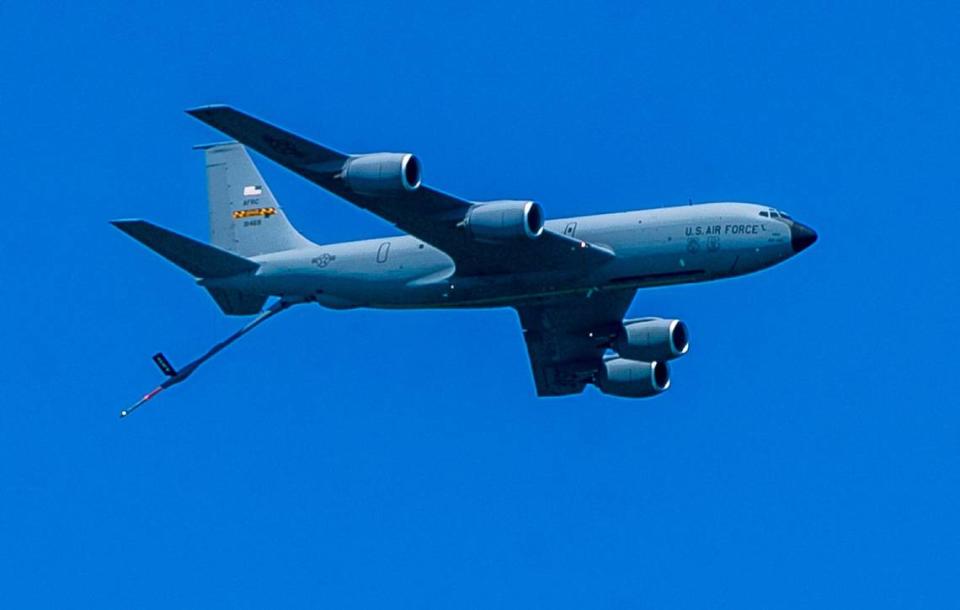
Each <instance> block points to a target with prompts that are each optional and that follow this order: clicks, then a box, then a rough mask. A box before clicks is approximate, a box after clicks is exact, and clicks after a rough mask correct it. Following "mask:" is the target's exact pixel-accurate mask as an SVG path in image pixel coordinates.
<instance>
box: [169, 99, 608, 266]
mask: <svg viewBox="0 0 960 610" xmlns="http://www.w3.org/2000/svg"><path fill="white" fill-rule="evenodd" d="M187 112H188V113H189V114H190V115H191V116H193V117H195V118H197V119H199V120H201V121H203V122H204V123H206V124H208V125H210V126H211V127H214V128H215V129H218V130H219V131H221V132H223V133H225V134H227V135H228V136H230V137H232V138H235V139H237V140H238V141H240V142H241V143H243V144H245V145H246V146H248V147H250V148H252V149H253V150H255V151H257V152H259V153H260V154H262V155H264V156H265V157H267V158H269V159H272V160H273V161H275V162H277V163H279V164H280V165H283V166H284V167H286V168H288V169H290V170H291V171H293V172H296V173H297V174H299V175H301V176H303V177H304V178H306V179H307V180H310V181H311V182H313V183H314V184H316V185H318V186H320V187H321V188H323V189H325V190H327V191H329V192H331V193H333V194H335V195H337V196H339V197H341V198H343V199H345V200H347V201H349V202H350V203H353V204H355V205H357V206H358V207H361V208H363V209H365V210H368V211H370V212H372V213H374V214H376V215H377V216H380V217H381V218H384V219H385V220H387V221H389V222H391V223H393V224H394V225H396V226H397V227H398V228H400V229H401V230H403V231H405V232H407V233H410V234H411V235H414V236H416V237H417V238H419V239H422V240H423V241H425V242H427V243H429V244H430V245H432V246H434V247H436V248H438V249H440V250H442V251H444V252H445V253H446V254H447V255H449V256H450V257H451V258H452V259H453V260H454V262H455V263H456V266H457V274H458V275H461V276H473V275H492V274H502V273H523V272H532V271H544V270H547V271H550V270H557V269H564V270H571V271H575V270H579V269H583V268H588V267H593V266H597V265H601V264H603V263H605V262H608V261H610V260H612V259H613V258H614V254H613V253H612V252H611V251H610V250H608V249H606V248H604V247H601V246H598V245H595V244H590V243H588V242H585V241H581V240H577V239H573V238H571V237H568V236H565V235H561V234H559V233H556V232H553V231H549V230H547V229H544V228H543V218H542V211H541V210H540V208H539V206H538V205H536V204H533V203H532V202H525V201H498V202H488V203H477V202H471V201H467V200H464V199H461V198H458V197H455V196H453V195H449V194H447V193H444V192H442V191H439V190H436V189H433V188H431V187H428V186H426V185H424V184H422V183H421V180H420V162H419V160H418V159H417V158H416V157H414V156H413V155H411V154H409V153H373V154H367V155H349V154H345V153H341V152H339V151H336V150H333V149H331V148H327V147H325V146H322V145H320V144H317V143H315V142H311V141H310V140H307V139H305V138H302V137H300V136H298V135H296V134H293V133H290V132H288V131H286V130H284V129H281V128H279V127H276V126H274V125H271V124H269V123H267V122H265V121H261V120H260V119H257V118H255V117H252V116H250V115H248V114H245V113H243V112H240V111H238V110H235V109H233V108H230V107H229V106H204V107H201V108H195V109H192V110H188V111H187ZM537 213H539V214H540V215H539V217H537V216H536V214H537ZM534 222H536V223H537V224H536V225H535V224H534Z"/></svg>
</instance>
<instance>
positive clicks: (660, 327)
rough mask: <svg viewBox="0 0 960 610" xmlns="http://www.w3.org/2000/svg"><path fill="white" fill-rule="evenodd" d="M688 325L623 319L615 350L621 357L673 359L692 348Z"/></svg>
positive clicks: (671, 321) (676, 322) (614, 344)
mask: <svg viewBox="0 0 960 610" xmlns="http://www.w3.org/2000/svg"><path fill="white" fill-rule="evenodd" d="M689 337H690V335H689V334H688V333H687V325H686V324H684V323H683V322H681V321H680V320H664V319H662V318H643V319H640V320H624V321H623V326H622V327H621V329H620V332H619V334H617V336H616V338H615V339H614V341H613V345H612V347H613V349H614V351H616V352H617V353H618V354H620V356H622V357H624V358H629V359H631V360H642V361H645V362H653V361H655V360H656V361H661V360H672V359H674V358H677V357H679V356H682V355H684V354H686V353H687V350H688V349H690V339H689Z"/></svg>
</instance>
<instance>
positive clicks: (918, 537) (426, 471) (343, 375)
mask: <svg viewBox="0 0 960 610" xmlns="http://www.w3.org/2000/svg"><path fill="white" fill-rule="evenodd" d="M278 4H279V3H278ZM283 4H284V5H285V6H283V7H282V8H281V7H280V6H278V5H275V4H274V3H259V4H254V3H250V4H243V3H226V2H212V3H211V2H190V3H182V2H170V3H164V6H163V8H158V6H156V5H154V4H153V3H137V2H122V3H114V4H112V5H111V4H110V3H98V4H97V5H96V6H93V5H90V6H80V5H77V7H72V6H64V5H63V4H62V3H49V4H44V3H29V5H28V4H27V3H9V2H8V3H3V4H2V5H0V32H2V36H0V54H2V57H3V58H4V59H3V62H2V66H3V70H2V79H0V154H2V159H3V164H4V169H3V171H2V175H3V191H4V195H5V205H6V206H7V213H6V215H5V221H4V222H3V223H0V244H2V245H3V249H4V252H5V254H6V265H4V281H3V282H2V283H0V286H2V290H3V292H4V294H3V297H4V298H3V299H2V303H3V304H2V305H0V308H2V309H0V312H2V314H3V316H2V317H3V319H4V321H5V322H6V324H5V325H4V330H3V334H2V336H3V337H4V341H3V342H2V345H3V347H4V349H3V350H2V351H0V388H2V389H3V397H2V399H0V405H2V407H0V499H2V501H0V541H2V542H0V544H2V548H3V551H2V552H0V590H2V591H3V593H2V596H3V598H4V600H5V604H6V605H8V606H10V607H24V606H35V607H58V608H59V607H65V606H95V607H131V606H133V607H165V608H166V607H185V606H186V607H190V606H193V607H196V606H203V607H218V606H227V607H264V606H267V607H270V606H276V605H284V606H295V607H296V606H308V607H315V606H319V605H323V606H326V607H339V608H369V607H379V606H389V607H413V608H449V607H511V606H522V607H550V608H555V607H638V606H642V607H652V608H663V607H670V608H703V607H721V608H723V607H726V608H745V607H757V608H789V607H797V608H809V607H840V606H842V607H849V606H857V607H867V606H871V607H891V608H899V607H924V608H933V607H954V606H955V604H956V592H957V589H956V583H957V581H958V579H960V569H958V566H960V522H958V519H957V514H958V510H960V491H958V489H960V486H958V483H960V476H958V472H960V471H958V467H960V450H958V446H960V414H958V411H957V407H958V404H957V402H958V401H957V398H956V391H955V387H954V386H955V384H954V381H955V379H956V369H957V356H956V350H955V348H954V345H953V344H954V343H955V341H956V339H957V337H958V331H960V323H958V315H957V295H958V294H960V290H958V281H957V277H958V274H957V269H956V264H955V261H956V260H957V252H958V250H957V237H956V228H957V227H958V226H960V225H958V220H960V213H958V203H960V184H958V178H957V176H958V171H957V168H958V166H960V163H958V162H960V158H958V157H960V155H958V153H957V150H958V141H960V120H958V111H957V107H956V99H957V98H958V94H960V76H958V72H957V70H956V66H957V62H958V60H960V44H958V38H957V36H956V24H957V23H958V18H960V9H958V8H957V5H956V4H955V3H947V2H941V3H937V2H917V3H909V6H908V3H890V2H879V3H878V2H850V3H833V2H809V3H795V2H783V3H758V4H756V5H754V6H747V5H744V4H742V3H739V4H738V3H725V2H693V3H683V4H679V3H676V2H658V3H633V2H629V3H627V2H625V3H606V2H598V3H589V4H583V5H573V4H569V5H568V4H563V3H549V4H548V3H526V2H508V3H497V2H485V3H482V4H476V5H469V6H467V5H456V6H447V5H446V3H443V4H439V3H438V4H436V5H434V6H415V5H411V4H409V3H399V4H398V3H372V2H370V3H368V2H359V3H357V2H338V3H329V4H321V3H302V4H295V3H289V4H288V3H283ZM214 102H226V103H230V104H233V105H236V106H238V107H240V108H242V109H245V110H247V111H249V112H252V113H254V114H257V115H260V116H263V117H264V118H267V119H270V120H273V121H276V122H278V123H280V124H282V125H284V126H287V127H290V128H292V129H294V130H296V131H299V132H301V133H303V134H305V135H307V136H310V137H313V138H315V139H317V140H320V141H323V142H325V143H328V144H330V145H331V146H334V147H336V148H340V149H343V150H351V151H374V150H410V151H413V152H416V153H417V154H418V155H419V156H420V157H421V159H422V160H423V162H424V166H425V176H426V180H427V181H428V182H429V183H430V184H432V185H435V186H437V187H440V188H442V189H444V190H449V191H451V192H454V193H457V194H461V195H463V196H465V197H469V198H475V199H491V198H497V197H529V198H534V199H536V200H538V201H540V202H542V203H543V205H544V206H545V208H546V210H547V212H548V215H550V216H567V215H578V214H587V213H592V212H599V211H613V210H623V209H636V208H644V207H655V206H658V205H666V204H671V203H683V202H686V201H687V200H688V199H692V200H694V201H708V200H747V201H761V202H768V203H771V204H774V205H776V206H778V207H781V208H783V209H785V210H788V211H789V212H790V213H792V214H793V215H794V216H796V217H797V218H799V219H801V220H803V221H804V222H806V223H808V224H810V225H812V226H814V227H815V228H816V229H817V230H818V232H819V233H820V241H819V242H818V243H817V244H816V245H815V246H814V247H813V248H811V249H810V250H809V251H807V252H804V253H803V255H802V256H799V257H797V258H796V259H793V260H791V261H788V262H786V263H785V264H782V265H780V266H778V267H775V268H773V269H770V270H767V271H764V272H761V273H759V274H756V275H753V276H749V277H745V278H740V279H736V280H730V281H724V282H718V283H712V284H704V285H694V286H683V287H675V288H669V289H656V290H649V291H645V292H641V293H640V294H639V295H638V297H637V299H636V300H635V302H634V305H633V307H632V308H631V314H632V315H638V316H639V315H662V316H676V317H680V318H683V319H684V320H685V321H686V322H687V323H688V325H689V326H690V329H691V333H692V335H693V345H692V350H691V353H690V354H689V355H688V356H686V357H685V358H684V359H682V360H681V361H679V362H677V363H676V365H675V366H674V367H673V373H674V385H673V388H672V389H671V390H670V392H668V393H667V394H665V395H663V396H661V397H659V398H657V399H655V400H647V401H629V400H622V399H614V398H609V397H605V396H603V395H600V394H598V393H597V392H595V391H592V390H588V391H587V392H586V393H585V394H583V395H582V396H577V397H572V398H565V399H559V400H537V399H536V398H535V397H534V393H533V387H532V381H531V378H530V373H529V369H528V364H527V360H526V353H525V350H524V347H523V343H522V339H521V335H520V332H519V329H518V324H517V321H516V319H515V315H514V314H513V313H512V312H511V311H508V310H495V311H465V312H381V311H366V310H361V311H352V312H331V311H326V310H321V309H320V308H307V307H304V308H298V309H295V310H293V311H291V312H289V313H286V314H284V315H283V316H280V317H278V318H277V319H276V320H272V321H270V322H269V323H268V324H267V325H265V326H264V327H262V328H260V329H258V330H257V331H256V332H255V333H253V334H252V335H250V336H249V337H247V338H245V339H244V340H243V341H242V342H241V343H239V344H237V345H236V346H234V347H232V348H230V350H229V351H227V352H225V353H224V354H223V355H222V356H220V357H218V358H217V359H216V360H214V361H213V362H212V363H211V364H209V365H208V366H207V367H206V368H205V369H204V370H202V371H201V372H200V373H198V374H197V376H196V377H194V378H193V379H191V381H190V382H189V383H188V384H185V385H183V386H180V387H177V388H176V389H173V390H171V391H170V392H168V393H167V394H165V395H164V396H163V397H162V398H160V399H158V400H157V401H156V402H155V403H152V404H151V405H149V407H148V408H145V409H143V410H142V411H141V412H138V413H137V414H136V416H135V417H132V418H130V419H129V420H126V421H123V422H121V421H119V420H118V419H117V417H116V416H117V411H118V410H119V409H120V408H121V407H123V406H125V405H127V404H129V402H130V401H131V400H132V399H134V398H135V397H137V396H138V395H139V394H141V393H142V392H143V391H145V390H147V389H149V388H150V387H153V385H154V384H155V383H156V382H158V381H159V373H158V372H157V370H156V369H155V368H154V365H153V363H152V362H151V361H150V355H151V354H153V353H154V351H156V350H159V349H162V350H164V351H165V352H166V353H167V354H168V356H169V357H170V358H171V360H173V362H174V363H175V364H176V363H178V362H179V363H182V362H185V361H186V360H188V359H190V358H192V357H194V356H195V355H197V354H198V353H200V352H201V351H202V350H204V349H206V347H208V346H209V345H210V344H212V343H213V342H214V341H217V340H219V339H220V338H222V337H223V336H226V335H227V334H229V333H230V332H231V331H232V330H234V329H235V328H236V327H237V326H238V325H239V323H240V321H239V320H237V319H229V318H226V317H224V316H222V315H221V314H220V313H219V311H218V310H217V308H216V306H215V305H214V303H213V302H212V301H211V300H210V299H209V297H208V296H207V295H206V293H205V292H203V291H202V290H200V289H199V288H197V287H195V286H193V285H192V284H191V280H190V279H189V278H188V277H186V276H185V275H184V274H183V273H182V272H181V271H179V270H178V269H176V268H174V267H172V266H171V265H169V264H167V263H166V262H165V261H163V260H162V259H160V258H158V257H156V256H155V255H153V254H152V253H150V252H148V251H147V250H146V249H144V248H142V247H140V246H139V245H137V244H136V243H134V242H132V241H131V240H129V239H128V238H127V237H125V236H124V235H122V234H120V233H119V232H118V231H116V230H115V229H113V228H112V227H110V226H109V225H108V224H107V221H108V220H109V219H112V218H118V217H143V218H148V219H150V220H152V221H154V222H157V223H159V224H161V225H164V226H168V227H171V228H175V229H177V230H179V231H183V232H185V233H187V234H190V235H194V236H199V237H203V236H205V235H206V230H207V226H206V223H207V219H206V202H205V187H204V175H203V164H202V157H201V155H200V153H197V152H194V151H191V150H190V147H191V146H192V145H193V144H197V143H203V142H208V141H211V140H217V139H219V136H218V135H217V134H215V133H214V132H212V131H211V130H210V129H208V128H206V127H205V126H203V125H201V124H200V123H198V122H196V121H194V120H192V119H191V118H190V117H188V116H186V115H185V114H183V113H182V110H183V109H184V108H187V107H191V106H195V105H199V104H204V103H214ZM258 163H259V165H260V167H261V169H262V171H263V173H264V175H265V177H266V179H267V180H268V181H269V183H270V185H271V186H272V188H273V190H274V192H275V193H276V195H277V196H278V197H279V198H280V200H281V202H282V203H283V205H284V207H285V209H286V211H287V212H288V215H289V216H290V218H291V219H292V220H293V222H294V223H295V224H296V225H297V226H298V227H300V228H301V229H302V230H303V232H304V233H306V234H307V235H308V236H310V237H311V238H312V239H314V240H316V241H320V242H332V241H341V240H348V239H355V238H362V237H370V236H376V235H384V234H390V233H391V228H390V227H388V226H387V225H386V224H385V223H383V222H382V221H380V220H378V219H377V218H375V217H373V216H371V215H369V214H366V213H365V212H362V211H360V210H357V209H355V208H353V207H352V206H350V205H349V204H346V203H344V202H341V201H338V200H336V199H334V198H332V197H330V196H328V195H326V194H324V193H322V192H320V191H319V190H318V189H316V188H315V187H313V186H312V185H310V184H308V183H306V182H304V181H303V180H301V179H299V178H297V177H296V176H293V175H292V174H289V173H288V172H286V171H284V170H283V169H282V168H279V167H277V166H275V165H273V164H271V163H269V162H267V161H266V160H263V159H259V158H258Z"/></svg>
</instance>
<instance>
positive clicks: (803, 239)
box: [790, 221, 817, 252]
mask: <svg viewBox="0 0 960 610" xmlns="http://www.w3.org/2000/svg"><path fill="white" fill-rule="evenodd" d="M815 241H817V232H816V231H814V230H813V229H811V228H810V227H808V226H807V225H805V224H802V223H799V222H796V221H794V223H793V226H791V227H790V245H791V246H792V247H793V251H794V252H800V251H802V250H806V249H807V248H809V247H810V246H811V245H813V242H815Z"/></svg>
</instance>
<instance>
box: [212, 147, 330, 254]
mask: <svg viewBox="0 0 960 610" xmlns="http://www.w3.org/2000/svg"><path fill="white" fill-rule="evenodd" d="M197 148H200V149H202V150H203V151H204V155H205V158H206V163H207V197H208V199H209V204H210V242H211V243H212V244H213V245H215V246H218V247H220V248H223V249H224V250H227V251H229V252H234V253H236V254H239V255H240V256H256V255H258V254H267V253H269V252H279V251H281V250H292V249H294V248H303V247H306V246H310V245H313V244H312V242H310V241H309V240H308V239H307V238H305V237H304V236H303V235H301V234H300V233H299V232H297V230H296V229H294V228H293V225H291V224H290V221H289V220H287V217H286V215H285V214H284V213H283V210H282V209H281V208H280V204H279V203H277V200H276V199H274V197H273V193H271V192H270V187H269V186H267V183H266V182H264V180H263V177H262V176H260V172H259V171H257V168H256V166H255V165H254V164H253V161H252V160H251V159H250V155H248V154H247V151H246V149H244V147H243V146H242V145H241V144H238V143H236V142H229V143H225V144H212V145H208V146H198V147H197Z"/></svg>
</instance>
